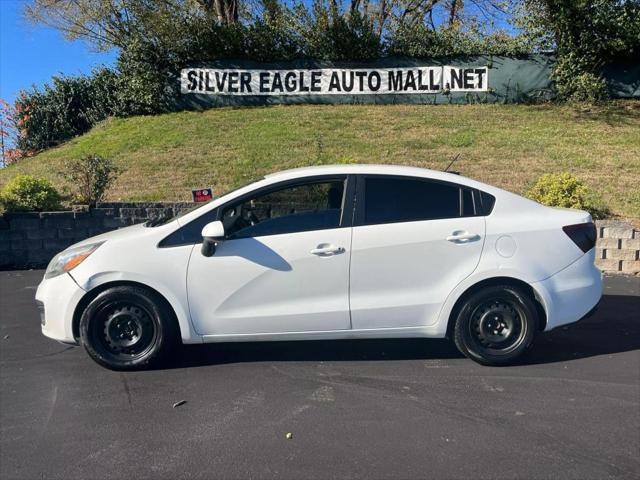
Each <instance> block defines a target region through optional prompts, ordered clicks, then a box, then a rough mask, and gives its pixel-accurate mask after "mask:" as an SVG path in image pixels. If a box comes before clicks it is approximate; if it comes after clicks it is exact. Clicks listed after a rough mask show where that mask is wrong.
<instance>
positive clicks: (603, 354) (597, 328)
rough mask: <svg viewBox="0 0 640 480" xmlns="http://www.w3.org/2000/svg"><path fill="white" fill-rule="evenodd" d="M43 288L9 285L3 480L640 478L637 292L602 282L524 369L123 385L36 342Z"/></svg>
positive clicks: (318, 362) (439, 368)
mask: <svg viewBox="0 0 640 480" xmlns="http://www.w3.org/2000/svg"><path fill="white" fill-rule="evenodd" d="M42 273H43V272H42V271H20V272H0V478H2V479H13V478H20V479H22V478H24V479H40V478H61V479H73V478H82V479H101V478H118V479H134V478H135V479H140V478H154V479H156V478H171V479H178V478H254V479H263V478H264V479H271V478H273V479H281V478H282V479H287V478H291V479H330V478H351V479H356V478H362V479H378V478H406V479H414V478H415V479H418V478H421V479H425V478H446V479H451V478H470V479H480V478H523V479H536V478H541V479H542V478H558V479H563V480H564V479H581V480H584V479H606V478H635V479H637V478H640V351H639V349H640V278H637V277H635V278H630V277H608V278H607V279H606V281H605V287H606V289H605V296H604V298H603V301H602V304H601V307H600V309H599V310H598V312H597V313H596V314H595V315H594V316H593V317H591V318H589V319H586V320H584V321H582V322H580V323H577V324H574V325H572V326H569V327H566V328H561V329H557V330H555V331H553V332H550V333H547V334H543V335H541V336H540V337H539V338H538V340H537V343H536V345H535V347H534V348H533V350H532V351H531V353H530V354H528V356H527V357H526V358H525V359H524V360H523V362H522V364H520V365H518V366H513V367H502V368H490V367H482V366H480V365H477V364H475V363H473V362H471V361H470V360H467V359H465V358H463V357H461V356H460V355H459V354H458V353H457V351H456V350H455V348H454V347H453V346H452V345H451V344H450V343H449V342H447V341H444V340H359V341H333V342H328V341H322V342H320V341H314V342H277V343H258V344H248V343H245V344H240V343H236V344H219V345H203V346H191V347H184V348H183V349H182V350H181V351H180V352H178V354H177V355H176V358H175V361H174V362H173V364H172V365H171V367H170V368H165V369H162V370H154V371H145V372H132V373H118V372H112V371H109V370H106V369H104V368H101V367H100V366H98V365H97V364H95V363H93V361H91V360H90V359H89V357H88V356H87V355H86V354H85V352H84V350H83V349H82V348H78V347H69V346H64V345H61V344H58V343H56V342H54V341H52V340H48V339H46V338H45V337H43V336H42V335H41V333H40V324H39V317H38V313H37V310H36V307H35V305H34V300H33V296H34V294H35V289H36V286H37V284H38V283H39V281H40V279H41V277H42ZM178 402H184V403H182V404H181V405H178V406H175V407H174V404H176V403H178ZM288 434H291V435H288ZM288 436H290V437H291V438H287V437H288Z"/></svg>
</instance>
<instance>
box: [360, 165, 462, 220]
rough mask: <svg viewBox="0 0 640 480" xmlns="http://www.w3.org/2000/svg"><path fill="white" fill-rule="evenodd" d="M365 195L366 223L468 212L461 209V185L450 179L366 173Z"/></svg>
mask: <svg viewBox="0 0 640 480" xmlns="http://www.w3.org/2000/svg"><path fill="white" fill-rule="evenodd" d="M364 195H365V202H364V204H365V208H364V210H365V211H364V224H365V225H373V224H377V223H397V222H414V221H420V220H435V219H441V218H456V217H460V216H462V214H463V213H467V212H464V211H463V209H461V205H462V200H463V197H464V196H465V195H464V189H461V188H460V187H459V186H458V185H454V184H449V183H441V182H434V181H428V180H418V179H411V178H386V177H380V178H376V177H369V178H365V193H364ZM465 203H466V202H465ZM471 205H472V206H471V208H472V209H473V204H471ZM465 210H466V209H465ZM471 215H473V214H471Z"/></svg>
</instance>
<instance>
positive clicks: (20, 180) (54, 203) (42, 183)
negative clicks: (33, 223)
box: [0, 174, 62, 212]
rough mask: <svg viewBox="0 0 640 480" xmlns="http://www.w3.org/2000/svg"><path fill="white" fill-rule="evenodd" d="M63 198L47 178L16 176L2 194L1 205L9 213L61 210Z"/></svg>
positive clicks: (0, 197) (0, 196) (0, 195)
mask: <svg viewBox="0 0 640 480" xmlns="http://www.w3.org/2000/svg"><path fill="white" fill-rule="evenodd" d="M61 199H62V197H61V196H60V194H59V193H58V191H57V190H56V189H55V187H54V186H53V185H52V184H51V182H50V181H49V180H47V179H45V178H36V177H32V176H31V175H22V174H19V175H16V176H15V177H13V178H12V179H11V180H9V182H8V183H7V184H6V185H5V186H4V188H3V189H2V191H1V192H0V204H2V207H4V209H5V210H6V211H8V212H24V211H33V210H37V211H44V210H60V209H61V208H62V205H61V204H60V200H61Z"/></svg>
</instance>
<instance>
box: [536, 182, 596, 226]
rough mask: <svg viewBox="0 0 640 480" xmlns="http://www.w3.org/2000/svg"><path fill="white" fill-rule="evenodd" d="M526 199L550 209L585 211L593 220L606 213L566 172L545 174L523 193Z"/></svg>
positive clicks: (585, 188)
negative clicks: (561, 208) (560, 208)
mask: <svg viewBox="0 0 640 480" xmlns="http://www.w3.org/2000/svg"><path fill="white" fill-rule="evenodd" d="M525 196H526V197H527V198H530V199H531V200H535V201H536V202H538V203H541V204H543V205H548V206H550V207H563V208H578V209H580V210H586V211H587V212H589V213H590V214H591V216H592V217H593V218H602V217H604V216H606V214H607V213H608V211H607V208H606V207H605V206H604V205H603V204H602V202H601V201H600V200H599V199H598V198H597V197H595V196H594V195H593V194H592V193H590V192H589V191H588V189H587V187H586V186H585V185H584V183H582V182H581V181H580V180H578V179H577V178H576V177H574V176H573V175H571V174H570V173H568V172H561V173H546V174H544V175H542V176H541V177H540V178H539V179H538V180H537V181H536V182H535V184H534V185H533V186H532V187H531V188H530V189H529V190H528V191H527V192H526V193H525Z"/></svg>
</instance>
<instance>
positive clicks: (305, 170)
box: [264, 164, 495, 189]
mask: <svg viewBox="0 0 640 480" xmlns="http://www.w3.org/2000/svg"><path fill="white" fill-rule="evenodd" d="M339 174H342V175H345V174H361V175H362V174H370V175H376V174H377V175H398V176H408V177H424V178H431V179H434V180H441V181H444V182H453V183H459V184H462V185H467V186H470V187H475V188H489V189H492V188H495V187H491V186H489V185H485V184H482V183H480V182H477V181H476V180H472V179H470V178H467V177H464V176H462V175H458V174H455V173H449V172H441V171H439V170H430V169H427V168H420V167H410V166H405V165H375V164H373V165H366V164H362V165H361V164H357V165H356V164H351V165H320V166H314V167H300V168H292V169H289V170H282V171H280V172H275V173H270V174H268V175H265V177H264V178H265V179H268V180H274V181H277V180H287V179H294V178H303V177H308V176H316V175H339Z"/></svg>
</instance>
